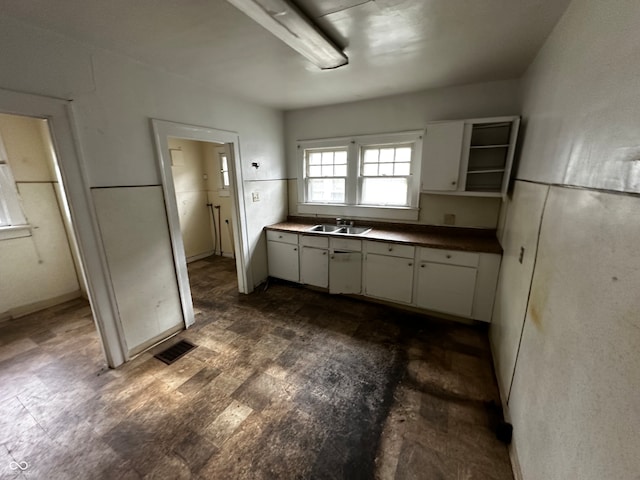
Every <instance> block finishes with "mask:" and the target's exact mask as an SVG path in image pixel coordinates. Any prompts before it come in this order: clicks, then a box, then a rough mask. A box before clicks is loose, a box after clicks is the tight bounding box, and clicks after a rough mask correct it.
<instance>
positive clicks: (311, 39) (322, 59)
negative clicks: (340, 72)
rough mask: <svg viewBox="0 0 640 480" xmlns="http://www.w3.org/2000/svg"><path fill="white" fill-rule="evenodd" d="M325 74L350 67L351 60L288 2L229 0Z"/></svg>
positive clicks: (283, 0)
mask: <svg viewBox="0 0 640 480" xmlns="http://www.w3.org/2000/svg"><path fill="white" fill-rule="evenodd" d="M227 1H228V2H229V3H230V4H232V5H233V6H234V7H236V8H238V9H239V10H240V11H242V12H243V13H244V14H246V15H247V16H249V17H251V18H252V19H253V20H254V21H256V22H257V23H259V24H260V25H262V26H263V27H264V28H266V29H267V30H269V31H270V32H271V33H273V34H274V35H275V36H276V37H278V38H279V39H280V40H282V41H283V42H284V43H286V44H287V45H289V46H290V47H291V48H293V49H294V50H295V51H297V52H298V53H299V54H301V55H303V56H304V57H306V58H307V59H308V60H310V61H311V62H313V63H314V64H316V65H317V66H318V67H320V68H321V69H323V70H326V69H330V68H338V67H341V66H342V65H346V64H347V63H349V59H348V58H347V56H346V55H345V54H344V53H343V52H342V50H340V48H338V47H337V46H336V44H335V43H333V42H332V41H331V40H330V39H329V38H328V37H327V36H326V35H325V34H324V33H322V31H321V30H320V29H319V28H318V27H316V26H315V25H314V24H313V23H312V22H311V20H309V18H307V17H306V15H305V14H304V13H302V12H301V11H300V10H299V9H298V8H297V7H296V6H295V5H294V4H293V3H291V2H289V1H288V0H227Z"/></svg>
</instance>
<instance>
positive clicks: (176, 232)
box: [151, 119, 253, 327]
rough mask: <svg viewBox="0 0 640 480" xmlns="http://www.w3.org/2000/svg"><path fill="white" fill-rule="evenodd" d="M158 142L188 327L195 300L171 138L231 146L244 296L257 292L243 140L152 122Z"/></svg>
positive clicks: (222, 133) (234, 217)
mask: <svg viewBox="0 0 640 480" xmlns="http://www.w3.org/2000/svg"><path fill="white" fill-rule="evenodd" d="M151 126H152V129H153V136H154V142H155V145H156V151H157V153H158V167H159V170H160V177H161V179H162V189H163V192H164V200H165V207H166V210H167V221H168V223H169V233H170V236H171V245H172V248H173V259H174V263H175V269H176V277H177V280H178V289H179V291H180V300H181V303H182V312H183V315H184V319H185V324H186V326H187V327H189V326H190V325H193V323H194V313H193V302H192V299H191V287H190V285H189V275H188V272H187V259H186V256H185V252H184V243H183V240H182V233H181V231H180V219H179V217H178V205H177V203H176V195H175V188H174V184H173V174H172V172H171V156H170V154H169V145H168V141H167V137H175V138H183V139H187V140H196V141H201V142H211V143H224V144H231V145H232V148H230V149H229V153H230V156H229V166H230V167H231V168H230V169H229V174H230V177H231V178H230V180H231V182H230V183H231V184H230V186H229V191H230V193H231V195H230V197H231V217H232V224H233V237H234V244H235V249H236V252H237V255H236V270H237V272H238V290H239V291H240V292H241V293H250V292H251V291H253V279H252V277H251V269H250V268H249V265H250V259H249V252H250V249H249V239H248V237H247V232H246V224H247V216H246V210H245V205H244V182H243V179H242V168H241V164H240V137H239V136H238V134H237V133H236V132H230V131H227V130H218V129H215V128H209V127H200V126H197V125H186V124H182V123H175V122H169V121H166V120H158V119H152V120H151Z"/></svg>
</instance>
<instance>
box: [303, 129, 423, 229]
mask: <svg viewBox="0 0 640 480" xmlns="http://www.w3.org/2000/svg"><path fill="white" fill-rule="evenodd" d="M422 133H423V132H403V133H396V134H381V135H363V136H357V137H348V138H336V139H326V140H308V141H301V142H300V144H299V147H298V148H299V151H300V152H301V156H300V161H301V163H300V165H301V172H300V175H299V179H298V185H299V187H298V188H299V191H300V195H299V205H298V210H299V212H301V213H316V214H344V215H354V216H357V215H360V214H361V215H362V216H365V215H375V216H380V217H381V218H405V219H409V218H413V217H415V218H417V207H418V199H419V189H420V185H419V177H420V158H421V151H422V150H421V149H422ZM372 208H373V209H376V211H372V210H371V209H372ZM409 211H411V212H409Z"/></svg>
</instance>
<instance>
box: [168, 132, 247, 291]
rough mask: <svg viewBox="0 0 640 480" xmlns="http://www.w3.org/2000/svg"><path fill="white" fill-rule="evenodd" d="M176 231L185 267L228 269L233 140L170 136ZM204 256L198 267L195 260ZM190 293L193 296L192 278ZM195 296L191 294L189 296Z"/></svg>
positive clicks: (231, 250)
mask: <svg viewBox="0 0 640 480" xmlns="http://www.w3.org/2000/svg"><path fill="white" fill-rule="evenodd" d="M168 146H169V154H170V159H171V174H172V177H173V187H174V191H175V196H176V205H177V207H178V216H179V219H180V232H181V235H182V243H183V245H184V251H185V252H184V253H185V257H186V262H187V264H188V265H189V271H190V272H191V271H192V269H194V268H203V267H204V266H207V267H208V268H213V269H214V270H215V269H216V268H219V269H227V268H228V265H229V263H230V262H229V260H226V261H225V260H223V259H224V258H226V259H235V246H234V242H233V229H234V222H233V215H232V205H231V182H230V179H231V164H230V161H229V158H230V156H231V154H230V149H231V148H232V145H229V144H224V143H217V142H203V141H200V140H188V139H183V138H176V137H169V138H168ZM199 260H206V262H204V263H200V264H198V266H195V265H192V264H193V262H197V261H199ZM190 287H191V294H192V297H194V296H195V292H194V290H193V287H194V285H193V283H192V282H191V283H190ZM192 300H195V298H192Z"/></svg>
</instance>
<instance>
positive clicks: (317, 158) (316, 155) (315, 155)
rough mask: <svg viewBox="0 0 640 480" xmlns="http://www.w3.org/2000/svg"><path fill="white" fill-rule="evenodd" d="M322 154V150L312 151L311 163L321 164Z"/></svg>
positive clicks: (310, 155)
mask: <svg viewBox="0 0 640 480" xmlns="http://www.w3.org/2000/svg"><path fill="white" fill-rule="evenodd" d="M321 159H322V154H321V153H320V152H312V153H310V154H309V165H320V160H321Z"/></svg>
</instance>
